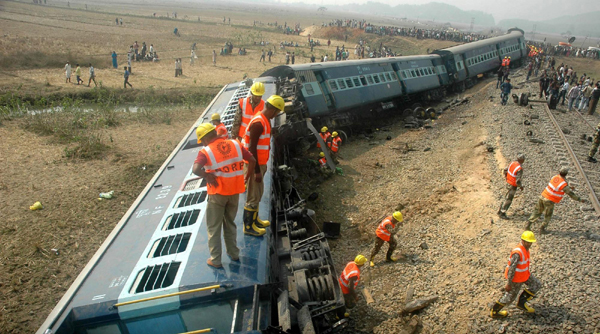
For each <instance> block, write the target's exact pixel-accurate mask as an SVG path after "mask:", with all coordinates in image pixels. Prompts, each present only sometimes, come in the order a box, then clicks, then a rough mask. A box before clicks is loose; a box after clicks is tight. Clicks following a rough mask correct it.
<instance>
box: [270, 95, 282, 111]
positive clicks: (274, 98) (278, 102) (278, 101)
mask: <svg viewBox="0 0 600 334" xmlns="http://www.w3.org/2000/svg"><path fill="white" fill-rule="evenodd" d="M267 103H269V104H270V105H272V106H273V107H275V108H277V109H279V111H283V109H284V108H285V101H283V98H282V97H281V96H279V95H271V97H270V98H269V99H268V100H267Z"/></svg>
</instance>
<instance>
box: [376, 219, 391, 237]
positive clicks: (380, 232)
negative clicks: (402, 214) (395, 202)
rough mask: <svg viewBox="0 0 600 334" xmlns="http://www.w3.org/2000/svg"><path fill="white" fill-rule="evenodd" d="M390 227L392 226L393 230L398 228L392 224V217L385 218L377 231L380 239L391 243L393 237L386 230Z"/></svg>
mask: <svg viewBox="0 0 600 334" xmlns="http://www.w3.org/2000/svg"><path fill="white" fill-rule="evenodd" d="M388 225H389V226H392V228H396V225H394V224H393V223H392V216H389V217H385V219H384V220H383V221H382V222H381V223H380V224H379V226H377V230H376V231H375V233H376V234H377V236H378V237H379V239H381V240H383V241H390V236H391V235H392V234H391V233H390V232H388V230H387V229H386V227H388Z"/></svg>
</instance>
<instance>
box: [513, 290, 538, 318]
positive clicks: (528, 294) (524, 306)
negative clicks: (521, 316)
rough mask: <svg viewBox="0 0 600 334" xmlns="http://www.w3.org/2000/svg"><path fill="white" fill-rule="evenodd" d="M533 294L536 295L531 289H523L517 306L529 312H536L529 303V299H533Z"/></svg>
mask: <svg viewBox="0 0 600 334" xmlns="http://www.w3.org/2000/svg"><path fill="white" fill-rule="evenodd" d="M533 296H535V295H534V294H533V293H531V292H530V291H529V290H527V289H523V292H521V295H520V296H519V302H518V303H517V307H518V308H520V309H521V310H523V311H525V312H527V313H535V310H534V309H533V307H531V306H529V305H527V301H528V300H531V299H533Z"/></svg>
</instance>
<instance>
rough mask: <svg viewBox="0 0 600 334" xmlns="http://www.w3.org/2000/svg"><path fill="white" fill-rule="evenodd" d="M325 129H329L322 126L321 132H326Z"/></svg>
mask: <svg viewBox="0 0 600 334" xmlns="http://www.w3.org/2000/svg"><path fill="white" fill-rule="evenodd" d="M327 130H329V129H327V127H326V126H324V127H322V128H321V132H327Z"/></svg>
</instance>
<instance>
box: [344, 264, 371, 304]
mask: <svg viewBox="0 0 600 334" xmlns="http://www.w3.org/2000/svg"><path fill="white" fill-rule="evenodd" d="M365 263H367V258H366V257H364V256H363V255H357V256H356V257H355V258H354V261H352V262H348V264H347V265H346V267H345V268H344V271H342V274H341V275H340V277H339V278H338V282H339V283H340V288H341V289H342V293H343V294H344V301H345V302H346V307H347V308H353V307H354V306H355V305H356V302H357V301H358V294H357V293H356V287H357V286H358V281H359V280H360V268H361V267H362V266H363V265H364V264H365Z"/></svg>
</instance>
